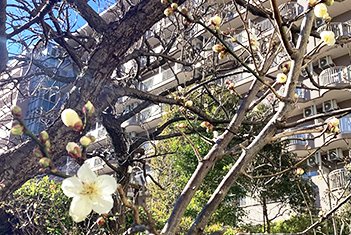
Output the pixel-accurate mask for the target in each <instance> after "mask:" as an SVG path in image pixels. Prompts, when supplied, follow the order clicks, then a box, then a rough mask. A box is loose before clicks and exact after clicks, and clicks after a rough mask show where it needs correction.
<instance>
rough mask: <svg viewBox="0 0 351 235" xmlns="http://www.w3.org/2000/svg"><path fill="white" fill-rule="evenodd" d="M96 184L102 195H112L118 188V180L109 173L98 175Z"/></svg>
mask: <svg viewBox="0 0 351 235" xmlns="http://www.w3.org/2000/svg"><path fill="white" fill-rule="evenodd" d="M94 184H95V188H96V191H98V192H99V194H100V195H104V196H110V195H111V194H112V193H114V192H115V191H116V189H117V182H116V180H115V179H114V178H113V177H112V176H109V175H101V176H99V177H97V178H96V180H95V183H94Z"/></svg>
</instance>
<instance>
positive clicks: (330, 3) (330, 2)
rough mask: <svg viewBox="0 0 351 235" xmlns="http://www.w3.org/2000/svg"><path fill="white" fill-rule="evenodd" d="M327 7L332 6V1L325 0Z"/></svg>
mask: <svg viewBox="0 0 351 235" xmlns="http://www.w3.org/2000/svg"><path fill="white" fill-rule="evenodd" d="M326 3H327V6H331V5H333V4H334V0H327V2H326Z"/></svg>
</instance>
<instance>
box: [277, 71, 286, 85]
mask: <svg viewBox="0 0 351 235" xmlns="http://www.w3.org/2000/svg"><path fill="white" fill-rule="evenodd" d="M287 79H288V77H287V76H286V75H285V74H284V73H278V74H277V83H279V84H283V83H285V82H286V80H287Z"/></svg>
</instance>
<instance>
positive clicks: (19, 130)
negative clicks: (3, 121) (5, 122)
mask: <svg viewBox="0 0 351 235" xmlns="http://www.w3.org/2000/svg"><path fill="white" fill-rule="evenodd" d="M11 112H12V115H13V117H14V119H15V121H14V122H13V124H12V128H11V134H12V135H22V134H23V132H24V126H22V124H21V123H20V122H19V120H22V116H21V115H22V109H21V108H20V107H19V106H17V105H16V106H13V107H12V108H11Z"/></svg>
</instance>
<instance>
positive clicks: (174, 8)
mask: <svg viewBox="0 0 351 235" xmlns="http://www.w3.org/2000/svg"><path fill="white" fill-rule="evenodd" d="M171 7H172V9H173V10H177V9H178V4H177V3H175V2H174V3H172V4H171Z"/></svg>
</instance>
